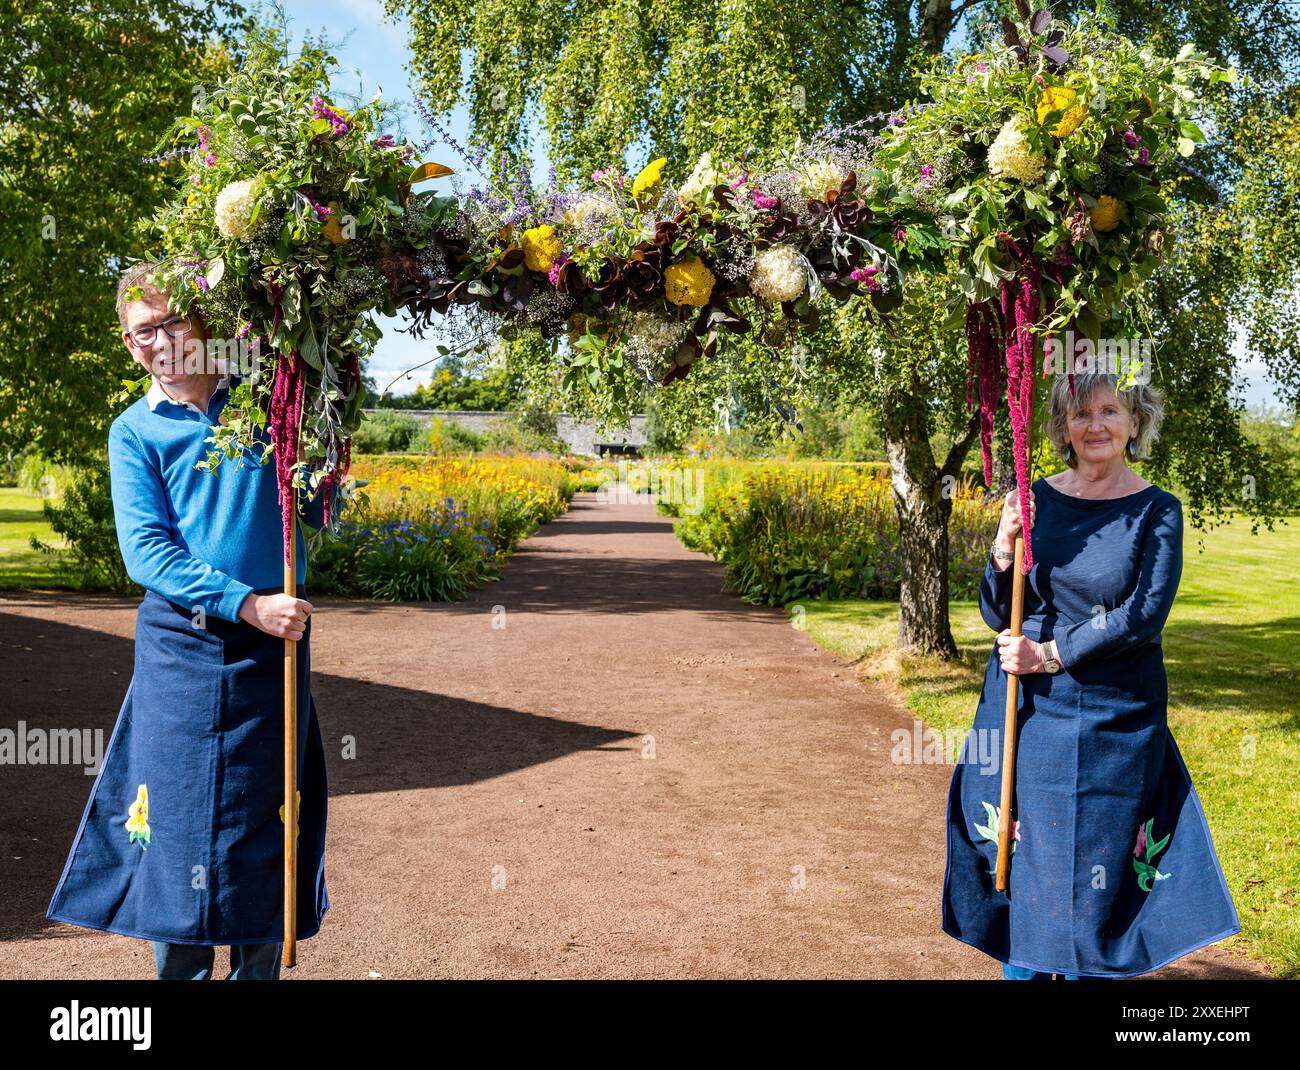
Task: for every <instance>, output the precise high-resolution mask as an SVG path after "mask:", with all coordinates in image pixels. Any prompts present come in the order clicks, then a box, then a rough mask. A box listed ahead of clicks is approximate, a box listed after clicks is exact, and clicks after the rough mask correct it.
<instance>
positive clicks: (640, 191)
mask: <svg viewBox="0 0 1300 1070" xmlns="http://www.w3.org/2000/svg"><path fill="white" fill-rule="evenodd" d="M667 163H668V160H667V158H666V157H664V156H660V157H659V158H658V159H657V160H651V161H650V162H649V163H648V164H646V165H645V166H644V167H643V168H641V172H640V173H639V174H638V175H637V176H636V178H634V179H633V180H632V196H633V197H635V198H636V199H637V200H640V199H641V198H642V196H643V195H644V196H652V195H654V194H657V193H658V192H659V186H660V183H662V182H663V176H664V167H665V166H666V165H667Z"/></svg>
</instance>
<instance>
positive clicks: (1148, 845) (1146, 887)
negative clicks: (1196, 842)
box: [1133, 817, 1173, 892]
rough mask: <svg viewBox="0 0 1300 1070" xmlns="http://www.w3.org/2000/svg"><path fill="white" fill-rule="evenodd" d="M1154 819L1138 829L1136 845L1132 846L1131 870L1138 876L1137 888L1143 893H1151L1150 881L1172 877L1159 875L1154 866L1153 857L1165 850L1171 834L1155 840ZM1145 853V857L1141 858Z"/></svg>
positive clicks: (1168, 833)
mask: <svg viewBox="0 0 1300 1070" xmlns="http://www.w3.org/2000/svg"><path fill="white" fill-rule="evenodd" d="M1155 823H1156V819H1155V818H1154V817H1153V818H1151V819H1150V820H1149V821H1148V822H1147V823H1146V824H1145V825H1141V826H1139V827H1138V834H1137V843H1135V844H1134V845H1133V870H1134V872H1135V873H1137V875H1138V887H1139V888H1141V889H1142V890H1143V891H1144V892H1149V891H1151V882H1152V881H1163V880H1167V879H1168V878H1170V877H1172V876H1173V874H1172V873H1161V872H1160V870H1158V869H1157V868H1156V866H1155V857H1156V855H1158V854H1159V853H1160V852H1161V851H1163V850H1164V849H1165V846H1166V845H1167V844H1168V843H1169V837H1170V836H1172V835H1173V833H1172V832H1167V833H1165V837H1164V839H1162V840H1157V839H1156V838H1155V833H1154V832H1153V831H1152V826H1154V825H1155ZM1144 853H1145V855H1146V857H1145V858H1143V857H1142V856H1143V854H1144Z"/></svg>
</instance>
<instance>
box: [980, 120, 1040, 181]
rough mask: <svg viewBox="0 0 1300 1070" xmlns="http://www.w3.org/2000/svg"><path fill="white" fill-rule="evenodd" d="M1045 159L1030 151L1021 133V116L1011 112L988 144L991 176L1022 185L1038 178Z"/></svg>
mask: <svg viewBox="0 0 1300 1070" xmlns="http://www.w3.org/2000/svg"><path fill="white" fill-rule="evenodd" d="M1046 166H1047V160H1046V159H1044V157H1043V154H1042V153H1040V152H1034V151H1033V149H1032V148H1031V147H1030V145H1029V139H1028V138H1027V137H1025V119H1024V117H1023V116H1020V115H1013V116H1012V117H1011V118H1010V119H1008V120H1007V121H1006V122H1005V123H1003V124H1002V129H1001V130H999V131H998V136H997V137H996V138H995V139H994V141H993V144H992V145H990V146H989V173H990V174H991V175H992V176H993V177H994V178H1014V179H1016V180H1018V181H1020V182H1023V183H1024V184H1025V185H1027V186H1028V185H1033V184H1034V183H1036V182H1041V181H1042V178H1043V171H1044V169H1045V168H1046Z"/></svg>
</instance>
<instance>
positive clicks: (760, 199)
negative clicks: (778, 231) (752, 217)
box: [754, 189, 777, 212]
mask: <svg viewBox="0 0 1300 1070" xmlns="http://www.w3.org/2000/svg"><path fill="white" fill-rule="evenodd" d="M776 204H777V199H776V198H775V197H769V196H768V195H767V194H766V193H764V192H763V191H762V190H758V189H756V190H754V206H755V207H756V208H761V209H762V210H763V211H765V212H766V211H770V210H771V209H773V208H775V207H776Z"/></svg>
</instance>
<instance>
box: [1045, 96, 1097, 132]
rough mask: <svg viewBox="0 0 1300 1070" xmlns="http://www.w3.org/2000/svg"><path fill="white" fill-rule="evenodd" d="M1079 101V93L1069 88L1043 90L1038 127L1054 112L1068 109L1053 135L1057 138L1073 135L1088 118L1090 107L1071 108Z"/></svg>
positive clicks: (1083, 105) (1078, 106) (1076, 106)
mask: <svg viewBox="0 0 1300 1070" xmlns="http://www.w3.org/2000/svg"><path fill="white" fill-rule="evenodd" d="M1078 99H1079V93H1078V91H1077V90H1074V89H1071V88H1070V87H1069V86H1064V85H1049V86H1048V87H1047V88H1046V89H1044V90H1043V95H1042V96H1041V97H1040V98H1039V100H1038V125H1039V126H1041V125H1042V124H1043V120H1044V119H1046V118H1047V117H1048V116H1049V115H1050V114H1051V113H1052V112H1054V111H1061V110H1062V109H1066V111H1065V114H1064V115H1062V116H1061V118H1060V120H1059V121H1058V122H1057V124H1056V125H1055V126H1054V127H1052V133H1053V134H1055V135H1056V136H1057V137H1065V136H1066V135H1068V134H1073V133H1074V132H1075V131H1076V130H1078V129H1079V126H1080V125H1081V124H1082V123H1083V120H1084V119H1085V118H1087V116H1088V106H1087V105H1086V104H1078V105H1075V106H1074V107H1071V105H1072V104H1074V102H1075V101H1076V100H1078Z"/></svg>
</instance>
